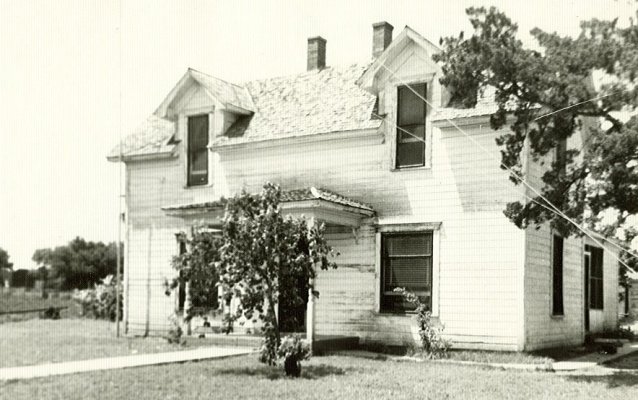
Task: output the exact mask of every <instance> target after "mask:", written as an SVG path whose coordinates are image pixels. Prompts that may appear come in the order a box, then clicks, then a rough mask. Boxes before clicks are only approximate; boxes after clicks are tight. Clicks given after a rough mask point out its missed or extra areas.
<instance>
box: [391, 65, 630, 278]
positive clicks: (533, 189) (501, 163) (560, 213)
mask: <svg viewBox="0 0 638 400" xmlns="http://www.w3.org/2000/svg"><path fill="white" fill-rule="evenodd" d="M381 67H383V68H384V69H385V70H386V71H388V73H390V75H392V76H393V77H394V79H396V80H398V81H399V82H400V83H401V84H402V85H404V86H406V87H407V88H408V89H409V90H410V91H411V92H412V93H414V94H415V95H416V96H417V97H418V98H419V99H421V100H422V101H423V102H424V103H425V104H427V105H428V106H429V107H430V108H431V109H433V110H437V109H438V107H435V106H434V105H432V104H431V103H430V102H429V101H428V100H427V99H425V98H424V97H423V96H421V95H420V94H419V93H417V92H416V91H415V90H414V89H413V88H412V87H411V86H410V85H408V84H407V83H405V82H404V81H403V80H402V79H401V78H400V77H398V76H397V75H396V74H395V73H394V71H392V70H391V69H390V68H388V67H387V66H386V65H385V63H384V62H381ZM444 119H445V120H446V121H448V122H449V123H450V124H451V125H452V126H453V127H454V128H456V129H457V130H458V131H459V132H461V133H462V134H463V135H464V136H465V137H467V138H468V139H469V140H470V141H472V143H474V144H475V145H476V146H477V147H478V148H479V149H480V150H481V151H483V152H484V153H486V154H487V155H489V156H490V157H491V158H492V159H494V160H496V161H497V162H499V164H500V165H501V166H502V167H503V168H505V169H506V170H507V171H509V172H510V173H511V174H512V175H514V176H515V177H516V178H517V179H518V180H519V181H520V182H521V183H522V184H523V185H525V186H526V187H527V188H529V189H530V190H531V191H532V192H534V193H535V194H536V195H537V196H538V197H540V198H541V199H543V200H544V201H545V202H546V203H547V204H548V205H549V206H551V207H552V208H553V209H554V213H555V214H556V215H558V216H561V217H562V218H564V219H565V220H567V221H568V222H569V223H571V224H572V225H574V226H575V227H576V228H578V229H579V230H580V231H581V232H583V233H584V234H585V235H586V236H587V237H589V238H590V239H591V240H592V241H593V242H594V243H596V244H597V245H598V246H600V247H604V245H603V244H602V243H601V242H600V241H598V240H597V239H595V238H594V237H593V236H592V235H590V234H589V233H588V232H587V231H586V230H585V229H584V228H582V227H581V226H580V225H579V224H578V223H576V222H575V221H574V220H572V219H571V218H569V217H568V216H567V215H565V213H563V212H562V211H561V210H560V209H559V208H558V207H556V206H555V205H554V204H553V203H552V202H551V201H549V200H548V199H547V198H546V197H545V196H544V195H543V194H541V193H539V192H538V191H537V190H536V189H535V188H534V187H532V185H530V184H529V183H528V182H527V181H525V179H523V177H522V176H520V174H518V173H517V172H516V171H514V170H513V169H512V168H510V167H508V166H507V165H505V164H503V162H502V161H499V160H497V159H496V158H494V156H493V155H492V153H491V152H490V151H489V150H488V149H486V148H485V147H484V146H483V145H481V144H480V143H479V142H478V141H476V140H475V139H474V138H473V137H471V136H470V135H469V134H468V133H467V132H465V131H464V130H463V129H461V127H459V126H458V125H457V124H456V123H455V122H454V121H452V120H451V119H449V118H444ZM412 136H414V135H412ZM415 137H416V136H415ZM417 138H418V137H417ZM418 139H420V140H421V138H418ZM609 242H611V241H609ZM625 251H626V250H625ZM626 252H627V251H626ZM628 254H630V255H633V254H631V253H629V252H628ZM612 256H613V257H614V258H616V260H617V261H618V262H619V263H620V264H622V265H623V266H624V267H625V268H627V269H628V270H629V271H632V272H634V273H636V271H634V270H633V269H632V268H631V267H630V266H629V265H627V264H626V263H625V262H624V261H622V260H621V259H620V258H619V257H616V256H615V255H613V254H612ZM634 257H635V256H634Z"/></svg>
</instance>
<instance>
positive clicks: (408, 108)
mask: <svg viewBox="0 0 638 400" xmlns="http://www.w3.org/2000/svg"><path fill="white" fill-rule="evenodd" d="M425 96H426V85H425V83H421V84H415V85H410V86H399V88H398V97H397V149H396V150H397V152H396V167H397V168H409V167H422V166H424V165H425V114H426V112H427V105H426V104H425V102H424V101H423V99H425Z"/></svg>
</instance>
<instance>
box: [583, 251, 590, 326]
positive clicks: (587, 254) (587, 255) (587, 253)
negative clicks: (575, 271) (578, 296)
mask: <svg viewBox="0 0 638 400" xmlns="http://www.w3.org/2000/svg"><path fill="white" fill-rule="evenodd" d="M584 264H585V285H584V288H585V290H584V292H585V298H584V299H583V303H584V304H585V332H589V271H590V269H591V252H590V251H589V250H588V249H587V247H585V262H584Z"/></svg>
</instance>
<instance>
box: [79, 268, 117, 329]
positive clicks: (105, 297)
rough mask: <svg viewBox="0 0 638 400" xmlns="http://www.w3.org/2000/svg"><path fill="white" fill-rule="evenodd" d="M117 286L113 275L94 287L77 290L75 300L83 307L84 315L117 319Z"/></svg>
mask: <svg viewBox="0 0 638 400" xmlns="http://www.w3.org/2000/svg"><path fill="white" fill-rule="evenodd" d="M121 289H122V286H121V285H120V321H121V320H122V298H123V296H122V290H121ZM116 293H117V287H116V282H115V279H114V277H113V275H109V276H107V277H106V278H104V279H103V280H102V283H100V284H98V285H95V287H94V288H92V289H84V290H76V291H75V292H74V293H73V300H75V301H76V302H77V303H78V304H80V306H81V307H82V315H83V316H92V317H94V318H99V319H108V320H109V321H115V319H116V318H117V296H116Z"/></svg>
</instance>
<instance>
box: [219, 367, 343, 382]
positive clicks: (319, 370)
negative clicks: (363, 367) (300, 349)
mask: <svg viewBox="0 0 638 400" xmlns="http://www.w3.org/2000/svg"><path fill="white" fill-rule="evenodd" d="M351 370H353V368H339V367H334V366H332V365H327V364H319V365H302V366H301V378H302V379H319V378H323V377H325V376H330V375H345V374H346V373H347V372H349V371H351ZM219 374H220V375H238V376H241V375H243V376H256V377H260V378H263V379H269V380H271V381H273V380H277V379H285V378H286V375H285V374H284V371H283V368H282V367H281V366H276V367H268V366H265V365H257V366H254V367H243V368H228V369H224V370H221V371H219Z"/></svg>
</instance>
